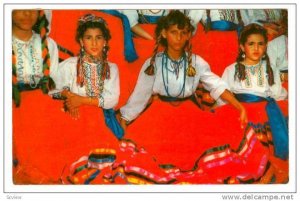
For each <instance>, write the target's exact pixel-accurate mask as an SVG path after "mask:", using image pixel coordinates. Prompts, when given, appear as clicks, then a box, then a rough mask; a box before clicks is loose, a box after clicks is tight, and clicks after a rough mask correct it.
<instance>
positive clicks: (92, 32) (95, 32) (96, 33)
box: [84, 28, 102, 35]
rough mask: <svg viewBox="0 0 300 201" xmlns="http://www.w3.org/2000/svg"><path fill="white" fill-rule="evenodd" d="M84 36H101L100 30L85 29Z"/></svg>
mask: <svg viewBox="0 0 300 201" xmlns="http://www.w3.org/2000/svg"><path fill="white" fill-rule="evenodd" d="M84 35H102V31H101V29H100V28H87V29H86V31H85V32H84Z"/></svg>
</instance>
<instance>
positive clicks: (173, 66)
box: [120, 11, 247, 128]
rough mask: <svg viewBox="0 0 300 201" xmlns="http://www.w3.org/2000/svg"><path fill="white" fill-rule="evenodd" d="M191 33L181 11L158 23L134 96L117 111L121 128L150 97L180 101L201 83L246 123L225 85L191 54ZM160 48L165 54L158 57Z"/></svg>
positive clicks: (145, 104) (162, 53) (133, 117)
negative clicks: (237, 112)
mask: <svg viewBox="0 0 300 201" xmlns="http://www.w3.org/2000/svg"><path fill="white" fill-rule="evenodd" d="M192 31H193V27H192V25H191V23H190V20H189V18H188V17H186V16H185V15H184V14H183V13H182V12H180V11H171V12H170V13H169V14H168V15H167V16H166V17H163V18H161V20H160V21H159V22H158V25H157V28H156V38H157V40H156V47H155V49H154V54H153V56H152V57H151V58H149V59H148V60H147V61H146V62H145V63H144V65H143V67H142V69H141V71H140V74H139V78H138V81H137V84H136V87H135V89H134V91H133V93H132V94H131V96H130V98H129V100H128V102H127V104H126V105H125V106H123V107H122V108H121V109H120V112H121V122H122V126H123V127H124V128H125V127H126V122H127V123H128V122H130V121H132V120H134V119H135V118H137V117H138V116H139V114H140V113H141V112H142V111H143V110H144V109H145V108H146V106H147V103H148V100H149V99H150V98H151V96H152V95H159V96H161V97H162V98H163V99H164V97H165V98H166V99H168V100H169V101H172V100H183V99H185V98H188V97H190V96H191V95H192V94H193V93H194V92H195V90H196V87H197V85H198V83H199V81H200V80H201V81H202V82H203V83H204V85H205V87H206V88H207V89H208V90H209V91H210V92H211V95H212V97H214V98H215V99H217V98H218V97H221V98H222V99H224V100H227V101H228V102H230V103H232V104H233V105H234V106H235V107H236V108H237V109H238V110H239V111H240V119H241V122H242V124H244V123H245V122H246V121H247V117H246V113H245V109H244V108H243V106H242V105H241V104H240V103H239V102H238V101H237V100H236V99H235V98H234V97H233V96H232V94H231V93H230V92H229V91H228V90H227V89H226V88H227V86H226V84H225V83H224V82H223V81H222V80H221V79H220V78H219V77H218V76H216V75H215V74H214V73H212V72H211V71H210V68H209V65H208V63H207V62H205V61H204V60H203V59H202V58H201V57H200V56H198V55H195V54H192V52H191V43H190V41H189V40H190V38H191V33H192ZM160 44H161V45H163V46H164V48H165V51H163V52H159V53H157V51H158V47H159V45H160ZM186 49H187V50H188V51H187V52H185V50H186Z"/></svg>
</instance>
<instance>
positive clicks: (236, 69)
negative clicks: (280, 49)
mask: <svg viewBox="0 0 300 201" xmlns="http://www.w3.org/2000/svg"><path fill="white" fill-rule="evenodd" d="M267 42H268V38H267V31H266V29H264V28H263V27H262V26H260V25H257V24H249V25H247V26H246V27H245V28H244V29H243V30H242V32H241V36H240V40H239V44H240V49H239V55H238V57H237V60H236V63H234V64H232V65H230V66H228V67H227V68H226V69H225V71H224V73H223V76H222V79H223V80H224V81H225V82H226V83H227V84H228V85H229V89H230V91H231V92H233V93H234V94H235V96H236V97H237V99H238V100H239V101H241V102H246V103H253V102H255V103H258V102H266V105H263V106H264V107H265V106H266V108H265V110H266V112H263V111H256V115H258V116H263V115H264V114H267V118H268V119H267V120H265V121H268V122H269V124H270V128H271V131H272V135H273V137H272V138H273V141H274V149H275V155H276V156H277V157H280V158H282V159H286V158H287V157H288V131H287V130H288V129H287V123H286V121H285V117H284V116H283V113H282V111H281V110H280V108H279V107H278V105H277V103H276V101H279V100H285V99H287V91H286V90H285V89H284V88H283V87H282V83H281V80H280V71H279V69H277V68H272V66H271V63H270V60H269V56H268V53H267V51H266V50H267ZM275 100H276V101H275ZM283 103H286V104H287V102H283ZM263 104H264V103H263ZM248 112H249V113H250V112H251V111H248ZM255 118H257V117H255V116H254V117H253V115H252V116H251V115H250V120H251V121H253V120H254V119H255Z"/></svg>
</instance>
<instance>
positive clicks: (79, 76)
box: [76, 47, 84, 87]
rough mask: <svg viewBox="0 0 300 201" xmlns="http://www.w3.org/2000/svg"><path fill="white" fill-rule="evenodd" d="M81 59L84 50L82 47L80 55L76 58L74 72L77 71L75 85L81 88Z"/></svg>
mask: <svg viewBox="0 0 300 201" xmlns="http://www.w3.org/2000/svg"><path fill="white" fill-rule="evenodd" d="M83 57H84V49H83V47H81V48H80V53H79V56H78V60H77V64H76V71H77V80H76V82H77V84H79V85H80V86H81V87H83V68H82V65H83Z"/></svg>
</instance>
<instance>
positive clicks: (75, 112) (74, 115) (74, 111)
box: [68, 108, 79, 120]
mask: <svg viewBox="0 0 300 201" xmlns="http://www.w3.org/2000/svg"><path fill="white" fill-rule="evenodd" d="M68 112H69V114H70V115H71V117H72V119H75V120H77V119H79V108H74V109H71V110H69V111H68Z"/></svg>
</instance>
